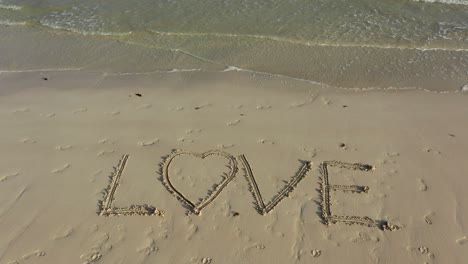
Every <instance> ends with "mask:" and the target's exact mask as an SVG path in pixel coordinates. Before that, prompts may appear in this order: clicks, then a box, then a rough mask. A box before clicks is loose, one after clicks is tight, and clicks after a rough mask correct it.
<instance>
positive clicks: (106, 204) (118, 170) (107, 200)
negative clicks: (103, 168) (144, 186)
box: [99, 154, 164, 216]
mask: <svg viewBox="0 0 468 264" xmlns="http://www.w3.org/2000/svg"><path fill="white" fill-rule="evenodd" d="M128 158H129V155H128V154H125V155H123V156H122V159H121V160H120V161H119V164H118V165H117V167H114V169H115V170H114V172H113V173H112V175H111V176H110V183H109V186H107V188H106V189H105V190H104V192H105V195H104V199H103V200H102V201H100V202H99V215H103V216H120V215H126V216H127V215H159V216H164V212H163V211H161V210H158V209H157V208H156V207H153V206H150V205H146V204H144V205H130V206H128V207H123V208H118V207H112V202H113V201H114V200H115V197H114V196H115V192H116V191H117V187H118V186H119V184H120V183H119V182H120V178H121V177H122V173H123V171H124V169H125V166H126V165H127V162H128Z"/></svg>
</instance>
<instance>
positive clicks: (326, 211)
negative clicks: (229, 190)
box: [99, 150, 398, 230]
mask: <svg viewBox="0 0 468 264" xmlns="http://www.w3.org/2000/svg"><path fill="white" fill-rule="evenodd" d="M214 155H217V156H221V157H223V158H225V159H226V161H227V166H228V168H229V172H228V173H227V174H224V175H220V176H221V178H222V181H221V182H220V183H219V184H217V185H215V186H214V188H213V189H212V190H209V191H208V193H207V196H206V197H205V198H203V199H201V200H200V201H199V202H197V203H195V202H193V201H191V200H189V199H188V198H187V197H186V196H185V195H184V194H183V193H182V192H181V191H179V190H178V189H177V188H176V187H175V186H174V185H173V183H172V182H171V176H170V173H169V171H170V170H169V169H170V167H171V164H172V162H173V161H174V159H175V158H177V157H180V156H191V157H193V158H196V159H205V158H208V157H210V156H214ZM128 159H129V155H128V154H125V155H123V157H122V159H121V160H120V161H119V164H118V165H117V167H115V171H114V172H113V173H112V175H111V177H110V183H109V186H108V187H107V188H106V189H105V192H104V193H105V195H104V199H103V200H102V201H100V202H99V215H102V216H119V215H159V216H164V211H162V210H159V209H157V208H156V207H154V206H150V205H146V204H144V205H131V206H128V207H123V208H118V207H113V206H112V202H113V201H114V199H115V193H116V190H117V187H118V186H119V182H120V178H121V177H122V174H123V171H124V169H125V166H126V165H127V162H128ZM238 162H240V163H241V164H242V167H243V172H244V174H245V175H244V176H245V178H246V179H247V181H248V184H249V190H250V192H251V193H252V196H253V198H254V200H255V201H254V204H255V209H256V210H257V211H258V213H260V214H262V215H265V214H268V213H269V212H271V211H272V210H273V209H274V208H275V206H276V205H278V204H279V203H280V202H281V200H282V199H283V198H285V197H287V196H288V195H289V194H290V193H291V192H292V191H293V190H294V188H295V187H296V186H297V185H298V184H299V183H300V182H301V181H302V180H303V179H304V178H305V177H306V176H307V174H308V173H309V171H310V170H311V168H312V165H313V164H312V162H308V161H302V164H301V167H300V168H299V170H298V171H297V172H296V173H295V174H294V176H293V177H292V178H291V180H290V181H289V182H288V183H287V184H286V186H285V187H284V188H283V189H282V190H281V191H280V192H279V193H277V194H276V195H275V196H274V197H273V199H272V200H271V201H270V202H268V203H265V202H264V200H263V198H262V195H261V192H260V189H259V187H258V185H257V182H256V181H255V176H254V174H253V172H252V169H251V167H250V164H249V162H248V161H247V158H246V157H245V156H244V155H240V156H238V157H237V158H236V157H234V156H232V155H231V154H229V153H227V152H224V151H219V150H211V151H207V152H204V153H196V152H192V151H185V150H175V151H173V152H172V153H171V154H170V155H168V156H167V157H165V158H164V160H163V162H162V163H161V170H160V174H161V181H162V182H163V184H164V186H165V187H166V189H167V190H168V191H169V192H170V193H171V194H172V195H173V196H175V197H176V198H177V199H178V200H179V201H180V202H181V203H182V204H183V205H184V206H185V207H186V208H187V209H188V211H189V213H194V214H197V215H198V214H200V213H201V211H202V209H203V208H205V207H206V206H208V205H209V204H210V203H211V202H213V201H214V200H215V199H216V197H217V196H218V195H219V194H220V193H221V192H222V191H223V189H224V188H226V187H227V186H228V184H229V183H230V182H231V181H232V180H233V179H234V178H235V177H236V175H237V172H238ZM329 167H339V168H343V169H349V170H358V171H362V172H372V171H373V170H374V167H373V166H371V165H367V164H360V163H346V162H340V161H324V162H322V163H321V164H320V167H319V169H320V174H321V177H320V180H321V188H320V193H321V197H320V198H321V203H320V207H321V217H322V221H323V223H324V224H326V225H330V224H336V223H339V222H341V223H345V224H350V225H351V224H360V225H364V226H369V227H378V228H380V229H381V230H396V229H398V227H397V226H395V225H392V224H390V223H389V222H387V221H383V220H373V219H372V218H370V217H367V216H364V217H362V216H347V215H334V214H332V211H331V202H330V193H331V192H332V191H343V192H353V193H367V192H369V187H368V186H357V185H331V184H330V183H329V177H330V175H329V173H328V168H329Z"/></svg>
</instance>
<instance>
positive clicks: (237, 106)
mask: <svg viewBox="0 0 468 264" xmlns="http://www.w3.org/2000/svg"><path fill="white" fill-rule="evenodd" d="M230 107H231V108H235V109H241V108H242V107H244V105H243V104H236V105H231V106H230Z"/></svg>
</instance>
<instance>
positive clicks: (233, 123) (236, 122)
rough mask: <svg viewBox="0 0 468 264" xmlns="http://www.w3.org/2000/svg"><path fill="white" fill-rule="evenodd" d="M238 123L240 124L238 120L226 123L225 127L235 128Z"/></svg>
mask: <svg viewBox="0 0 468 264" xmlns="http://www.w3.org/2000/svg"><path fill="white" fill-rule="evenodd" d="M239 123H240V120H239V119H236V120H234V121H232V122H228V123H227V124H226V125H228V126H235V125H237V124H239Z"/></svg>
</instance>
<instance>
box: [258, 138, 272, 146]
mask: <svg viewBox="0 0 468 264" xmlns="http://www.w3.org/2000/svg"><path fill="white" fill-rule="evenodd" d="M257 143H260V144H270V145H275V142H274V141H271V140H267V139H263V138H261V139H259V140H257Z"/></svg>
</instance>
